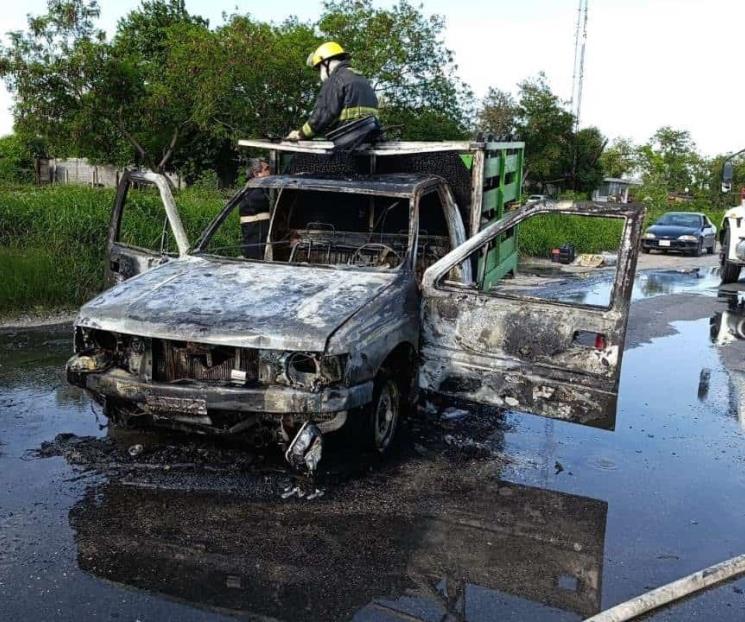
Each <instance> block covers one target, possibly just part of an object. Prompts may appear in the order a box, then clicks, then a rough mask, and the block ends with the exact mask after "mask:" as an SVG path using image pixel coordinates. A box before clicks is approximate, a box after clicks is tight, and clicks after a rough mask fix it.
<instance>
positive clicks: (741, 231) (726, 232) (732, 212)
mask: <svg viewBox="0 0 745 622" xmlns="http://www.w3.org/2000/svg"><path fill="white" fill-rule="evenodd" d="M719 241H720V242H721V245H722V251H721V254H720V258H721V277H722V283H734V282H735V281H737V279H738V278H739V277H740V269H741V268H742V267H743V266H745V204H741V205H738V206H736V207H732V208H730V209H729V210H727V211H726V212H725V214H724V218H722V226H721V228H720V231H719Z"/></svg>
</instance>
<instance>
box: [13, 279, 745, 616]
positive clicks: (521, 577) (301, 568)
mask: <svg viewBox="0 0 745 622" xmlns="http://www.w3.org/2000/svg"><path fill="white" fill-rule="evenodd" d="M693 278H694V277H691V276H685V275H684V276H679V275H676V276H675V277H674V278H672V279H671V284H670V287H671V288H672V289H671V290H670V291H679V290H677V289H675V288H677V287H681V288H682V289H685V291H689V289H686V288H685V285H681V284H680V283H681V279H682V282H683V283H684V284H685V283H686V282H688V283H689V285H690V286H691V287H693V288H698V287H699V282H705V279H696V280H695V281H694V280H692V279H693ZM637 287H641V285H637ZM707 287H708V286H707ZM654 288H656V289H655V291H654V292H652V290H648V292H647V293H646V294H644V292H642V294H643V295H656V294H657V293H669V292H662V291H659V289H660V286H659V284H658V285H655V286H654ZM654 288H653V289H654ZM701 289H702V290H704V289H705V288H704V287H703V286H702V287H701ZM733 323H736V320H732V321H730V320H727V319H726V318H722V317H720V319H719V326H720V329H717V330H716V331H712V327H711V325H710V320H709V319H703V320H697V321H691V322H678V323H675V328H676V330H677V331H678V332H677V333H676V334H674V335H671V336H668V337H664V338H659V339H654V340H653V341H652V342H651V343H649V344H644V345H641V346H639V347H636V348H634V349H633V350H629V351H627V352H626V354H625V359H624V367H623V373H622V380H621V388H620V412H619V415H618V418H617V429H616V431H615V432H605V431H600V430H595V429H591V428H585V427H581V426H576V425H571V424H565V423H563V422H559V421H553V420H545V419H540V418H537V417H530V416H519V417H518V416H515V415H511V414H508V415H507V416H506V417H505V418H504V419H494V420H492V421H486V422H485V421H484V420H478V421H475V422H474V421H471V420H469V419H466V420H465V421H460V420H456V421H453V422H452V423H448V424H443V425H453V426H455V425H463V426H470V427H471V428H472V429H473V428H475V427H476V424H478V435H477V436H478V442H479V444H480V447H481V446H483V447H486V448H488V450H489V451H484V452H482V453H479V454H478V455H477V454H474V455H473V456H468V455H466V456H465V457H461V458H459V459H458V460H455V459H453V458H452V457H450V456H448V455H447V452H443V451H441V450H440V449H438V448H437V447H435V448H434V449H433V446H432V445H431V444H428V443H427V442H426V441H425V440H422V438H421V434H420V432H419V431H418V428H417V427H415V428H414V432H413V433H412V439H411V440H410V441H409V443H408V444H407V445H406V447H405V452H404V455H403V456H402V457H401V458H400V459H398V460H392V461H390V462H388V463H385V464H382V465H381V464H374V463H362V467H361V468H360V471H355V472H353V473H352V474H351V475H349V474H347V475H346V476H345V477H346V479H345V480H344V481H343V483H342V484H341V485H338V486H336V487H330V488H329V490H328V491H327V494H326V496H324V497H323V498H321V499H319V500H317V501H313V502H306V501H300V500H297V499H293V500H290V501H281V500H279V499H272V498H268V497H266V496H261V495H258V494H256V495H253V496H252V494H253V493H251V492H250V491H247V492H246V491H244V492H245V494H234V493H233V492H231V491H230V489H229V488H226V487H225V484H224V480H223V479H221V477H218V476H214V477H213V476H211V475H209V474H205V473H201V474H200V473H198V472H197V473H194V474H192V476H191V483H189V481H190V480H188V478H187V479H174V478H171V479H170V480H169V481H171V482H178V484H179V486H180V487H179V486H176V487H175V488H174V489H171V490H165V489H162V488H148V487H143V485H152V484H153V482H156V483H163V482H164V481H166V480H167V479H168V478H169V476H168V475H167V474H163V473H161V474H160V475H159V479H158V478H156V479H153V477H151V476H150V475H147V476H145V475H143V474H142V473H138V472H136V470H133V471H132V473H131V476H129V477H124V476H122V477H120V476H116V477H113V476H112V477H103V476H101V475H98V474H97V473H96V472H86V471H85V470H84V469H81V468H80V467H75V468H72V467H71V466H70V465H69V464H68V463H67V462H65V460H64V459H62V458H48V459H38V458H33V457H32V456H31V455H30V454H29V450H32V449H36V448H38V447H39V446H40V444H41V443H42V442H43V441H49V440H52V439H53V438H54V436H55V435H56V434H58V433H60V432H73V433H75V434H78V435H92V436H96V437H101V436H103V435H104V434H105V431H104V430H101V429H100V428H99V425H98V422H97V421H96V418H95V416H94V415H93V413H92V411H91V405H90V402H89V401H88V399H87V398H86V397H85V396H84V395H83V394H82V393H80V392H78V391H77V390H75V389H72V388H69V387H67V385H65V384H64V382H63V379H62V372H61V370H62V365H63V363H64V360H65V358H66V357H67V355H68V353H69V345H68V343H67V337H68V336H67V335H65V336H64V338H62V337H60V338H51V339H43V338H40V340H36V341H34V340H32V341H23V339H26V337H22V338H20V341H19V342H18V343H16V344H15V345H13V343H12V342H11V343H10V344H9V343H8V342H7V340H6V341H0V443H2V444H1V445H0V473H1V474H2V476H0V477H1V478H2V479H1V481H2V485H0V602H3V604H4V607H5V609H6V611H8V612H9V616H10V617H11V618H28V617H37V618H39V619H47V618H52V617H54V616H55V615H59V613H58V612H62V613H63V614H64V616H65V617H82V618H87V617H94V616H95V617H102V618H104V617H111V616H112V615H117V616H121V617H124V618H127V619H141V620H151V619H152V620H156V619H165V618H174V619H182V620H202V619H222V617H225V616H229V617H230V619H233V617H234V616H236V615H238V616H258V617H265V618H273V619H282V620H285V619H286V620H337V619H353V620H357V621H367V620H411V619H412V618H413V619H420V620H441V619H443V618H444V616H446V615H450V616H452V618H453V619H463V620H472V621H480V620H493V619H500V620H502V619H504V620H526V619H530V620H579V619H583V618H584V617H587V616H589V615H592V614H593V613H595V612H597V611H598V610H599V609H601V608H604V607H608V606H610V605H612V604H614V603H616V602H619V601H621V600H624V599H626V598H629V597H632V596H634V595H637V594H639V593H642V592H644V591H646V590H647V589H649V588H651V587H654V586H657V585H661V584H663V583H665V582H667V581H670V580H673V579H675V578H678V577H680V576H683V575H685V574H688V573H689V572H693V571H695V570H699V569H701V568H703V567H705V566H708V565H710V564H712V563H715V562H718V561H721V560H723V559H726V558H728V557H731V556H733V555H735V554H739V553H742V552H743V551H745V530H743V529H742V522H743V519H745V433H743V431H742V428H741V427H740V425H739V423H738V420H737V415H736V412H737V409H736V408H734V407H733V400H732V394H733V393H732V391H731V389H730V379H729V376H728V374H727V371H726V369H725V368H724V367H723V365H722V360H721V358H720V351H721V350H720V347H718V346H717V343H718V342H717V339H716V338H714V337H712V335H713V332H716V334H717V335H720V334H723V333H722V329H721V326H725V327H727V326H730V325H732V324H733ZM743 343H745V342H743ZM11 352H12V356H11ZM702 370H708V373H707V374H704V376H706V387H707V388H706V391H702V390H701V379H702V377H703V376H702ZM443 432H447V433H448V434H450V435H451V437H452V438H460V436H462V432H463V430H462V429H457V430H456V429H446V430H443ZM492 452H497V454H501V455H502V456H503V457H504V458H505V459H501V460H500V459H495V458H494V457H493V455H492ZM482 454H483V455H482ZM345 459H346V458H341V459H340V460H341V462H343V461H344V460H345ZM349 460H351V461H355V460H356V457H355V456H352V457H350V458H349ZM363 467H364V468H363ZM361 471H362V472H361ZM350 472H351V471H348V473H350ZM261 477H262V478H267V479H266V481H270V480H271V478H272V477H285V475H283V474H282V473H279V474H277V475H272V474H271V473H269V472H267V473H266V474H262V475H261ZM198 481H199V482H201V486H196V485H193V484H194V483H195V482H198ZM191 488H199V490H192V489H191ZM133 588H134V589H133ZM734 588H737V589H743V588H745V580H740V581H738V582H735V583H734V584H730V585H728V586H726V587H725V588H722V589H721V590H718V591H714V592H712V593H709V594H707V595H706V597H705V598H703V599H701V600H698V599H694V600H693V601H689V602H688V603H687V604H684V605H682V606H681V608H676V609H675V610H674V611H676V612H677V613H678V614H680V612H681V611H683V612H686V611H687V612H689V613H690V612H693V613H696V612H697V611H698V609H696V608H697V607H700V606H701V605H699V604H697V603H705V606H706V614H702V615H705V617H708V618H709V619H720V620H727V619H739V618H738V616H739V613H740V612H741V611H742V607H743V606H744V605H745V597H743V596H742V595H741V594H738V593H736V592H735V591H734ZM661 615H662V616H663V617H664V616H666V615H668V614H661ZM683 617H685V616H683ZM226 619H228V618H226ZM671 619H675V617H673V618H671Z"/></svg>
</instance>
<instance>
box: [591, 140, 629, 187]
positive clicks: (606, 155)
mask: <svg viewBox="0 0 745 622" xmlns="http://www.w3.org/2000/svg"><path fill="white" fill-rule="evenodd" d="M600 164H601V166H602V168H603V173H604V175H605V176H606V177H616V178H621V177H624V176H626V175H632V174H633V173H634V172H635V171H636V170H637V147H636V146H635V145H634V144H633V143H632V142H631V140H630V139H628V138H616V139H615V140H614V141H613V142H612V143H611V144H610V145H609V146H608V147H606V149H605V150H604V151H603V154H602V155H601V156H600Z"/></svg>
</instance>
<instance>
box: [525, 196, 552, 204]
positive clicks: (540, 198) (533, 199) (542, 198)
mask: <svg viewBox="0 0 745 622" xmlns="http://www.w3.org/2000/svg"><path fill="white" fill-rule="evenodd" d="M548 200H549V197H548V195H545V194H531V195H530V196H529V197H528V198H527V199H526V201H525V205H532V204H533V203H538V202H540V201H548Z"/></svg>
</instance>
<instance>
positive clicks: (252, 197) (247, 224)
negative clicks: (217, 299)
mask: <svg viewBox="0 0 745 622" xmlns="http://www.w3.org/2000/svg"><path fill="white" fill-rule="evenodd" d="M271 172H272V169H271V167H270V166H269V163H268V162H267V161H266V160H264V159H262V158H253V159H251V161H250V163H249V166H248V170H247V171H246V173H247V176H248V178H249V179H253V178H254V177H267V176H269V175H271ZM238 213H239V214H240V217H241V234H242V236H243V256H244V257H246V258H248V259H263V258H264V245H265V244H266V237H267V233H268V231H269V217H270V212H269V191H268V190H266V189H265V188H252V189H251V190H249V191H248V192H247V193H246V195H245V196H244V197H243V199H241V202H240V203H239V205H238Z"/></svg>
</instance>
